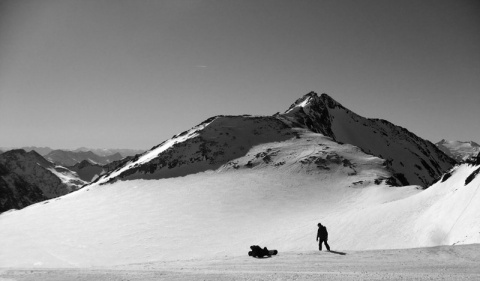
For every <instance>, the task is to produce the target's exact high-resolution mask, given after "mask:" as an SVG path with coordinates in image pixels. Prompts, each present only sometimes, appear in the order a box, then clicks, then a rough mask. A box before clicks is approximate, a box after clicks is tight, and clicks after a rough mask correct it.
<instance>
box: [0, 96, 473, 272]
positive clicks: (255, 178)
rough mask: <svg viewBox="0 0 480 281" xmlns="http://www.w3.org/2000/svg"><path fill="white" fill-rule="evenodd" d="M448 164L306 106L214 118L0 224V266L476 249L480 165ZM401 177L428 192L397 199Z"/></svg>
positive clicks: (334, 109)
mask: <svg viewBox="0 0 480 281" xmlns="http://www.w3.org/2000/svg"><path fill="white" fill-rule="evenodd" d="M355 120H357V122H355ZM367 126H371V127H372V128H371V129H364V128H363V127H367ZM356 134H359V137H358V138H360V140H357V139H356V137H355V135H356ZM384 134H386V135H387V136H384ZM377 135H379V136H377ZM388 136H390V137H388ZM387 137H388V138H387ZM362 138H371V141H372V142H373V143H375V144H376V146H378V147H371V146H368V144H365V143H364V142H363V139H362ZM345 139H350V140H351V141H355V142H356V144H350V143H347V142H346V141H345ZM431 146H433V148H431ZM387 148H392V151H393V152H390V151H388V149H387ZM399 151H402V152H403V154H402V153H399ZM374 153H378V154H379V156H375V155H373V154H374ZM380 154H381V156H382V157H385V158H381V157H380ZM399 154H402V155H399ZM394 157H395V158H394ZM397 157H398V159H397ZM422 160H423V161H424V162H426V163H425V166H429V167H430V169H432V170H434V172H433V173H435V175H430V173H429V172H428V170H429V169H427V168H426V167H423V166H422V165H423V163H422ZM451 162H453V160H451V159H449V158H448V157H447V156H446V155H444V154H443V153H442V152H441V151H439V150H438V149H437V148H436V147H435V146H434V145H433V144H431V143H430V144H429V143H428V142H425V141H423V140H421V139H420V138H418V137H416V136H415V135H413V134H411V133H409V132H408V131H407V130H405V129H403V128H399V127H396V126H394V125H393V124H391V123H389V122H386V121H381V120H376V119H365V118H362V117H359V116H357V115H355V114H354V113H352V112H350V111H348V110H347V109H345V108H343V107H341V105H339V104H338V103H336V102H334V101H333V100H332V99H331V98H329V97H328V96H324V95H322V96H320V97H319V96H317V95H314V94H309V95H307V96H305V97H303V98H302V99H301V100H299V101H297V102H296V103H294V105H293V106H292V107H290V109H289V110H287V111H286V113H284V114H277V115H274V116H216V117H212V118H209V119H207V120H206V121H204V122H202V123H201V124H199V125H197V126H195V127H193V128H192V129H190V130H187V131H185V132H183V133H180V134H178V135H176V136H174V137H173V138H171V139H169V140H166V141H164V142H162V143H161V144H159V145H157V146H155V147H153V148H152V149H151V150H149V151H147V152H145V153H143V154H142V155H137V156H135V157H132V158H130V159H126V160H121V161H119V162H117V163H115V165H114V166H109V168H108V169H110V171H109V172H107V173H106V174H105V175H103V176H102V177H100V178H99V179H98V180H97V181H96V182H94V183H92V184H90V185H88V186H86V187H84V188H82V189H81V190H78V191H76V192H73V193H70V194H68V195H65V196H63V197H60V198H56V199H52V200H48V201H46V202H44V203H40V204H34V205H32V206H29V207H27V208H24V209H22V210H20V211H13V212H6V213H3V214H1V215H0V249H2V251H0V264H2V265H3V266H5V267H32V266H33V267H35V266H38V267H84V266H108V265H120V264H132V263H149V262H162V261H166V260H191V259H204V258H222V259H224V258H225V257H226V256H227V257H228V256H244V255H246V253H247V251H248V250H249V248H248V247H249V246H250V245H254V244H258V245H262V246H263V245H265V246H268V247H269V248H270V247H271V248H275V249H277V250H279V252H280V253H282V252H284V251H296V252H305V251H311V250H315V249H317V244H316V243H315V240H314V237H315V234H316V230H317V227H316V225H317V223H318V222H322V223H323V224H324V225H326V226H327V227H328V229H329V244H330V246H331V247H332V249H334V250H364V249H386V248H388V249H392V248H409V247H426V246H435V245H451V244H465V243H479V242H480V237H479V236H478V233H479V232H480V216H479V215H478V214H479V213H480V204H479V203H480V193H479V192H478V188H479V187H480V176H478V170H479V169H480V163H477V161H476V162H473V163H471V164H466V163H465V164H462V165H459V166H456V167H453V168H452V165H451ZM478 162H480V160H478ZM401 163H402V164H403V165H404V166H405V167H406V168H405V169H402V168H401V167H402V165H401ZM433 163H436V164H433ZM415 164H417V165H419V166H420V168H422V169H418V170H417V169H415V168H414V170H413V172H412V171H411V170H410V169H408V168H410V167H408V166H409V165H411V166H412V167H414V166H415ZM112 169H113V170H112ZM426 171H427V172H426ZM442 171H446V172H448V174H447V175H445V176H442ZM437 172H438V174H437ZM400 173H402V174H404V178H405V179H406V180H408V182H410V183H411V182H416V181H418V182H419V183H420V184H422V186H424V185H423V184H424V181H425V182H429V181H432V182H433V181H434V180H433V178H434V177H437V181H436V182H435V183H434V184H433V185H431V186H430V187H429V188H428V189H426V190H424V189H421V188H418V187H419V186H417V185H410V186H395V185H394V184H395V183H397V184H399V183H401V181H400V179H401V178H402V177H401V176H399V175H398V174H400ZM424 187H425V186H424Z"/></svg>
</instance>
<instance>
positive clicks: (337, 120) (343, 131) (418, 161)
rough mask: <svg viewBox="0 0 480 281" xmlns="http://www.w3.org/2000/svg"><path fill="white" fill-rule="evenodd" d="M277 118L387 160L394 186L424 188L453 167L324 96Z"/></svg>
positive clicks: (406, 135) (395, 130) (424, 144)
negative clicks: (395, 184) (395, 181)
mask: <svg viewBox="0 0 480 281" xmlns="http://www.w3.org/2000/svg"><path fill="white" fill-rule="evenodd" d="M280 116H281V117H283V118H285V119H287V120H288V121H289V122H291V123H292V124H293V125H294V126H295V125H296V126H303V127H306V128H309V129H311V130H312V131H314V132H318V133H321V134H324V135H326V136H329V137H332V138H333V139H334V140H336V141H338V142H343V143H349V144H353V145H355V146H358V147H360V148H361V149H363V150H364V151H365V152H366V153H368V154H372V155H375V156H378V157H380V158H383V159H385V160H387V162H386V163H387V164H388V166H389V168H390V169H391V170H392V171H393V173H394V176H395V178H396V180H397V184H398V185H409V184H416V185H420V186H422V187H424V188H426V187H428V186H429V185H430V184H432V183H433V182H434V181H435V180H436V179H438V178H439V177H440V176H441V175H442V174H443V173H444V172H445V171H447V170H449V169H450V168H451V167H452V166H453V165H454V164H455V161H454V160H453V159H451V158H449V157H448V156H446V155H445V154H444V153H443V152H441V151H440V150H439V149H438V148H437V147H436V146H435V145H433V144H432V143H431V142H429V141H426V140H423V139H421V138H419V137H418V136H416V135H414V134H413V133H411V132H409V131H408V130H406V129H404V128H402V127H399V126H395V125H394V124H392V123H390V122H388V121H385V120H381V119H367V118H364V117H361V116H359V115H357V114H355V113H353V112H351V111H350V110H348V109H347V108H345V107H343V106H342V105H341V104H339V103H338V102H336V101H335V100H333V99H332V98H331V97H329V96H328V95H326V94H322V95H321V96H318V95H317V94H316V93H313V92H312V93H309V94H307V95H305V96H304V97H303V98H301V99H299V100H297V101H296V102H295V103H294V104H293V105H292V106H291V107H290V108H289V109H288V110H287V111H286V112H285V113H284V114H282V115H280Z"/></svg>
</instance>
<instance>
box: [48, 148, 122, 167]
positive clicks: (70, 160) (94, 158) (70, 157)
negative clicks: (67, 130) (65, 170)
mask: <svg viewBox="0 0 480 281" xmlns="http://www.w3.org/2000/svg"><path fill="white" fill-rule="evenodd" d="M45 158H46V159H47V160H49V161H51V162H53V163H55V164H58V165H62V166H74V165H75V164H77V163H80V162H82V161H84V160H88V161H89V162H90V163H92V164H98V165H105V164H108V163H111V162H113V161H117V160H121V159H122V158H123V156H122V155H121V154H120V153H118V152H117V153H115V154H112V155H108V156H99V155H97V154H95V153H93V152H91V151H85V152H83V151H79V152H75V151H69V150H59V149H58V150H53V151H52V152H50V153H48V154H47V155H45Z"/></svg>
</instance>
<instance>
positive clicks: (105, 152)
mask: <svg viewBox="0 0 480 281" xmlns="http://www.w3.org/2000/svg"><path fill="white" fill-rule="evenodd" d="M12 149H23V150H25V151H26V152H30V151H32V150H34V151H36V152H37V153H38V154H40V155H42V156H45V155H47V154H49V153H50V152H52V151H54V150H62V151H73V152H88V151H91V152H93V153H95V154H96V155H98V156H102V157H106V156H111V155H114V154H116V153H119V154H120V155H122V157H127V156H135V155H137V154H140V153H143V152H145V150H143V149H122V148H86V147H80V148H77V149H74V150H71V149H52V148H50V147H38V146H25V147H10V148H9V147H0V151H2V150H3V151H7V150H12Z"/></svg>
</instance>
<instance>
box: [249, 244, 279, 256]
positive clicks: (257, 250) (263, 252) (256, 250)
mask: <svg viewBox="0 0 480 281" xmlns="http://www.w3.org/2000/svg"><path fill="white" fill-rule="evenodd" d="M250 249H252V250H251V251H249V252H248V255H249V256H250V257H254V258H264V257H271V256H274V255H276V254H278V251H277V250H269V249H267V247H264V248H263V249H262V248H261V247H260V246H258V245H253V246H250Z"/></svg>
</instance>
